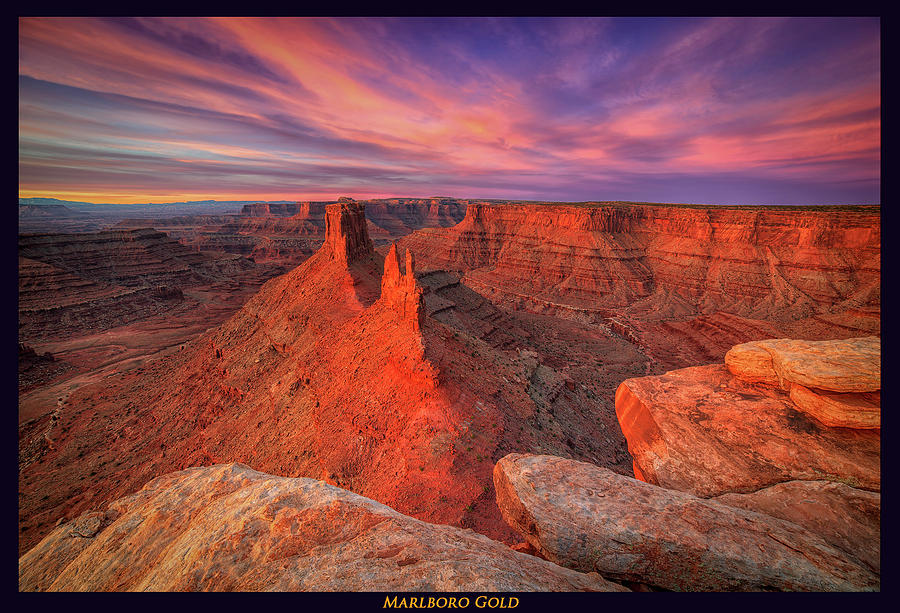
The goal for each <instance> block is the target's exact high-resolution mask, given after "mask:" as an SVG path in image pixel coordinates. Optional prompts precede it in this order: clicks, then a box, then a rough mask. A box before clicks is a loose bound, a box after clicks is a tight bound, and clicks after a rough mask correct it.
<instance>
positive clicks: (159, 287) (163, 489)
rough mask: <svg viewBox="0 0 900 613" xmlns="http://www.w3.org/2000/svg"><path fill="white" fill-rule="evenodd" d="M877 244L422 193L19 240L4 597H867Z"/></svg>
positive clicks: (856, 210)
mask: <svg viewBox="0 0 900 613" xmlns="http://www.w3.org/2000/svg"><path fill="white" fill-rule="evenodd" d="M28 214H29V215H32V216H35V215H38V213H35V212H33V211H30V212H29V213H28ZM38 216H39V215H38ZM65 219H66V224H71V223H72V216H71V215H68V214H66V217H65ZM76 221H78V222H79V223H81V221H83V220H81V219H80V218H79V219H77V220H76ZM63 227H68V228H70V229H71V226H63ZM880 238H881V222H880V207H877V206H836V207H824V206H823V207H800V206H798V207H762V206H760V207H750V206H702V205H672V204H654V203H624V202H584V203H530V202H520V201H486V200H456V199H451V198H440V197H435V198H425V199H413V198H394V199H383V200H368V201H355V200H352V199H350V198H341V199H339V200H338V201H334V202H298V203H260V204H248V205H244V207H243V209H242V210H241V211H240V212H239V213H235V214H228V215H193V216H190V215H182V216H176V217H168V218H159V219H120V220H117V221H115V224H111V225H110V226H109V227H104V228H91V229H90V231H88V232H69V233H66V234H59V233H55V234H54V233H50V232H43V233H40V234H38V233H23V234H20V235H19V343H20V347H19V392H20V397H19V492H18V494H19V555H20V558H19V582H20V589H21V590H27V591H34V590H37V591H43V590H147V589H149V590H267V589H274V590H295V589H303V590H338V591H340V590H376V591H377V590H401V591H419V590H448V591H453V590H484V591H533V590H540V591H551V590H552V591H572V590H587V591H627V590H644V591H646V590H651V591H655V590H678V591H682V590H687V591H694V590H701V591H725V590H752V591H768V590H778V591H782V590H787V591H792V590H804V591H807V590H812V591H819V590H838V591H845V590H852V591H859V590H863V591H868V590H877V589H880V458H881V455H880V389H881V380H880V355H881V344H880V335H881V326H880V320H881V294H880V288H881V243H880ZM598 518H599V519H598ZM602 518H613V519H611V520H609V521H602ZM96 560H103V562H104V563H103V564H102V565H97V564H94V563H93V562H92V561H96ZM311 560H314V562H313V561H311ZM357 576H365V577H368V579H367V580H365V581H363V580H359V579H357V578H356V577H357Z"/></svg>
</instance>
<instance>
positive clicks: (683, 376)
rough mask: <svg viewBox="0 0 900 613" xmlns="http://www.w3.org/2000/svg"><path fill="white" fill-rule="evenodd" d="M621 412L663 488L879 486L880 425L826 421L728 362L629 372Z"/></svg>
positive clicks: (643, 468) (644, 466)
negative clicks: (739, 374)
mask: <svg viewBox="0 0 900 613" xmlns="http://www.w3.org/2000/svg"><path fill="white" fill-rule="evenodd" d="M616 415H617V416H618V418H619V423H620V424H621V426H622V432H623V433H624V434H625V438H626V439H627V440H628V450H629V452H630V453H631V455H632V457H633V458H634V462H635V464H636V465H637V467H638V468H639V471H640V474H641V475H642V476H643V478H644V479H645V480H646V481H648V482H649V483H653V484H656V485H660V486H662V487H666V488H671V489H676V490H680V491H684V492H690V493H692V494H694V495H697V496H702V497H709V496H718V495H720V494H724V493H727V492H739V493H748V492H753V491H756V490H759V489H761V488H763V487H767V486H770V485H774V484H776V483H780V482H783V481H792V480H805V481H815V480H827V481H839V482H844V483H846V484H848V485H850V486H853V487H858V488H862V489H867V490H879V489H880V484H881V436H880V433H879V431H877V430H857V429H849V428H831V427H828V426H825V425H823V424H821V423H819V422H817V421H815V420H813V419H810V418H809V417H807V416H806V415H805V414H803V413H802V412H800V411H798V410H797V408H796V407H795V405H794V404H793V403H792V402H791V401H790V398H788V396H787V394H785V393H784V392H783V391H781V390H779V389H776V388H772V387H768V386H761V385H753V384H751V383H747V382H745V381H742V380H740V379H738V378H736V377H734V376H733V375H732V374H731V373H730V372H728V369H727V368H726V367H725V366H724V365H710V366H698V367H693V368H683V369H680V370H675V371H671V372H668V373H666V374H664V375H660V376H655V377H639V378H634V379H627V380H625V381H624V382H622V384H621V385H620V386H619V388H618V390H616Z"/></svg>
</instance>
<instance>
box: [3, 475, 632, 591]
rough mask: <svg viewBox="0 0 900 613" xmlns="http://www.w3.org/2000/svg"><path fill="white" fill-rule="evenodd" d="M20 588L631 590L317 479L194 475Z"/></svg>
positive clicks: (79, 543)
mask: <svg viewBox="0 0 900 613" xmlns="http://www.w3.org/2000/svg"><path fill="white" fill-rule="evenodd" d="M19 589H20V590H22V591H185V590H187V591H297V590H302V591H467V592H470V591H572V590H589V591H625V588H623V587H622V586H620V585H617V584H615V583H611V582H609V581H606V580H604V579H603V578H601V577H599V576H598V575H597V574H594V573H590V574H584V573H579V572H575V571H572V570H569V569H565V568H561V567H559V566H556V565H554V564H551V563H550V562H547V561H544V560H540V559H538V558H536V557H533V556H529V555H526V554H522V553H518V552H515V551H513V550H511V549H509V548H508V547H506V546H504V545H502V544H500V543H497V542H495V541H491V540H490V539H488V538H486V537H484V536H481V535H479V534H475V533H474V532H472V531H470V530H462V529H460V528H453V527H450V526H440V525H433V524H427V523H425V522H422V521H419V520H416V519H413V518H411V517H407V516H404V515H401V514H400V513H397V512H396V511H394V510H392V509H390V508H388V507H386V506H384V505H383V504H380V503H377V502H375V501H373V500H369V499H367V498H363V497H362V496H358V495H356V494H353V493H350V492H347V491H345V490H342V489H339V488H336V487H332V486H330V485H327V484H325V483H322V482H321V481H314V480H312V479H302V478H301V479H291V478H285V477H274V476H271V475H266V474H263V473H259V472H256V471H254V470H251V469H250V468H248V467H246V466H242V465H239V464H228V465H218V466H210V467H206V468H192V469H188V470H184V471H181V472H176V473H172V474H168V475H166V476H163V477H159V478H157V479H154V480H153V481H150V482H149V483H147V484H146V485H145V486H144V487H143V488H142V489H141V490H140V491H139V492H137V493H136V494H133V495H131V496H128V497H126V498H122V499H120V500H117V501H115V502H113V503H112V504H110V505H109V507H108V509H107V510H106V511H95V512H91V513H88V514H85V515H82V516H81V517H79V518H78V519H76V520H74V521H71V522H68V523H64V524H61V525H60V526H58V527H57V528H56V529H55V530H54V531H53V532H52V533H51V534H50V535H48V536H47V537H46V538H45V539H44V540H43V541H41V543H39V544H38V545H37V546H36V547H35V548H34V549H32V550H31V551H29V552H28V553H26V554H25V555H24V556H22V557H21V558H20V560H19Z"/></svg>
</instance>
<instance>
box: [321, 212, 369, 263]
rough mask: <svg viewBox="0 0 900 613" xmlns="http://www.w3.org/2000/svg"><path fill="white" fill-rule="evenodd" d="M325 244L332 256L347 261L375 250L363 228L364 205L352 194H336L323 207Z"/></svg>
mask: <svg viewBox="0 0 900 613" xmlns="http://www.w3.org/2000/svg"><path fill="white" fill-rule="evenodd" d="M325 247H326V248H327V249H328V250H329V251H330V252H331V257H332V259H334V260H337V261H338V262H340V263H342V264H343V265H344V266H347V265H349V264H350V263H351V262H353V261H354V260H356V259H359V258H361V257H364V256H367V255H371V254H373V253H374V252H375V248H374V246H373V245H372V240H371V239H370V238H369V231H368V230H367V229H366V206H365V205H364V204H361V203H359V202H356V201H355V200H353V199H352V198H339V199H338V201H337V202H336V203H335V204H329V205H328V206H326V207H325Z"/></svg>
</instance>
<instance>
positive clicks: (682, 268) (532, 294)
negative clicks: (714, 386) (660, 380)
mask: <svg viewBox="0 0 900 613" xmlns="http://www.w3.org/2000/svg"><path fill="white" fill-rule="evenodd" d="M397 245H398V247H399V248H401V249H403V248H409V249H411V250H412V251H413V252H415V253H416V254H419V258H420V260H421V264H422V266H423V267H424V268H425V269H448V270H455V271H457V272H459V273H461V275H462V277H463V282H464V283H465V284H467V285H468V286H469V287H471V288H473V289H474V290H476V291H478V292H480V293H482V294H483V295H485V296H488V297H490V298H491V299H492V300H494V301H496V302H498V303H502V304H508V305H512V306H516V307H524V308H528V309H531V310H534V311H537V312H548V313H553V314H556V315H558V316H562V317H571V318H577V319H580V320H583V321H590V322H594V323H598V324H603V325H607V326H608V327H609V328H610V329H611V330H612V331H614V332H616V333H618V334H622V335H624V336H626V337H628V338H631V339H633V340H634V342H636V343H638V344H640V345H641V346H642V347H643V348H644V349H646V350H647V352H648V354H650V355H652V356H654V358H655V359H658V361H660V362H661V363H663V364H664V365H665V366H666V367H669V368H671V367H681V366H690V365H695V364H698V363H703V362H709V361H714V360H720V359H721V357H722V355H723V354H724V352H725V351H727V349H728V348H729V347H730V346H731V345H734V344H736V343H739V342H743V341H747V340H753V339H754V338H760V337H761V336H772V328H771V326H775V328H776V329H777V330H779V334H781V335H784V336H789V335H792V334H796V335H802V336H803V337H806V338H836V337H838V338H841V337H848V336H861V335H863V334H870V333H877V332H878V330H879V326H880V319H879V316H880V269H881V265H880V218H879V210H878V207H838V208H834V209H829V208H827V207H813V208H804V207H794V208H792V209H785V210H782V209H779V208H778V207H743V208H741V207H715V206H708V207H704V206H696V207H687V206H674V205H626V204H619V203H587V204H584V205H561V204H484V203H480V204H479V203H473V204H470V205H469V207H468V208H467V211H466V217H465V219H464V220H463V221H462V222H461V223H460V224H459V225H457V226H455V227H453V228H446V229H424V230H420V231H418V232H416V233H414V234H412V235H410V236H408V237H405V238H403V239H401V240H400V241H398V243H397ZM765 330H768V332H765ZM669 338H671V339H673V340H672V341H668V340H667V339H669Z"/></svg>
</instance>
